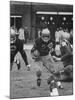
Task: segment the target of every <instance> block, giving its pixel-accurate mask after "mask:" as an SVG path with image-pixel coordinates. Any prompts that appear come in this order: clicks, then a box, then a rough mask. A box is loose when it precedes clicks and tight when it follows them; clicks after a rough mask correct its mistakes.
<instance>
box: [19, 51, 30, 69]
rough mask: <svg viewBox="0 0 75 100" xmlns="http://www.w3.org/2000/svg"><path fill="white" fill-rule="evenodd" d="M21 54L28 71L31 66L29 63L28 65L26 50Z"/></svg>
mask: <svg viewBox="0 0 75 100" xmlns="http://www.w3.org/2000/svg"><path fill="white" fill-rule="evenodd" d="M20 53H21V55H22V57H23V60H24V62H25V64H26V66H27V68H28V70H30V65H29V63H28V59H27V55H26V52H25V51H24V50H21V51H20Z"/></svg>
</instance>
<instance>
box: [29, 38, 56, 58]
mask: <svg viewBox="0 0 75 100" xmlns="http://www.w3.org/2000/svg"><path fill="white" fill-rule="evenodd" d="M54 47H55V42H54V41H53V40H49V41H48V42H44V41H43V40H42V39H41V38H38V39H37V40H36V41H35V44H34V46H33V48H32V50H31V52H34V51H35V50H38V51H39V53H40V56H46V55H48V54H49V51H50V50H51V49H52V48H54Z"/></svg>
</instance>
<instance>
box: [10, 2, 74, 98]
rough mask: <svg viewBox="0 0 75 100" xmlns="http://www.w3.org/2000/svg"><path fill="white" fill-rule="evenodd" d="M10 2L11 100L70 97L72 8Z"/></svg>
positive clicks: (50, 4)
mask: <svg viewBox="0 0 75 100" xmlns="http://www.w3.org/2000/svg"><path fill="white" fill-rule="evenodd" d="M9 2H10V4H9V5H10V16H9V17H10V18H9V19H10V98H11V99H19V98H34V97H36V98H37V97H49V98H51V97H57V96H69V95H73V5H72V4H61V3H60V4H57V3H44V2H27V1H14V0H11V1H9Z"/></svg>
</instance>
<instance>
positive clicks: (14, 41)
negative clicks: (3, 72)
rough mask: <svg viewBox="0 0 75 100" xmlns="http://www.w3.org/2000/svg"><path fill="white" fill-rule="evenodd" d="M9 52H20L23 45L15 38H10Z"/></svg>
mask: <svg viewBox="0 0 75 100" xmlns="http://www.w3.org/2000/svg"><path fill="white" fill-rule="evenodd" d="M10 50H11V53H12V54H14V53H15V52H16V51H17V50H18V51H21V50H23V43H22V41H21V40H19V39H18V38H16V36H14V37H12V36H11V38H10Z"/></svg>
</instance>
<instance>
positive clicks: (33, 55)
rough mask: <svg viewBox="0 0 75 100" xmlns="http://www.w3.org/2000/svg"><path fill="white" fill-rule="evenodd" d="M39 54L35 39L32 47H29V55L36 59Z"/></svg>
mask: <svg viewBox="0 0 75 100" xmlns="http://www.w3.org/2000/svg"><path fill="white" fill-rule="evenodd" d="M39 55H40V53H39V51H38V44H37V42H36V41H35V43H34V45H33V47H32V49H31V56H32V58H33V59H36V58H38V57H39Z"/></svg>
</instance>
